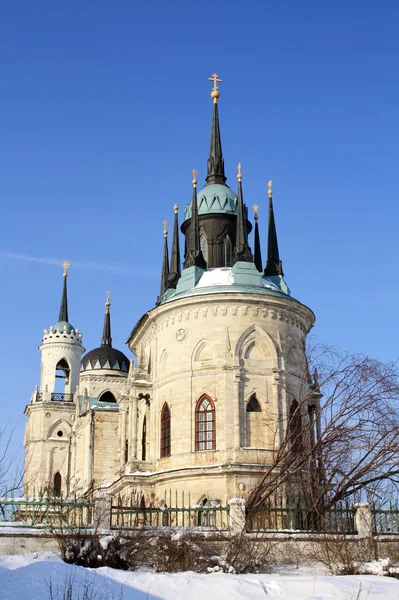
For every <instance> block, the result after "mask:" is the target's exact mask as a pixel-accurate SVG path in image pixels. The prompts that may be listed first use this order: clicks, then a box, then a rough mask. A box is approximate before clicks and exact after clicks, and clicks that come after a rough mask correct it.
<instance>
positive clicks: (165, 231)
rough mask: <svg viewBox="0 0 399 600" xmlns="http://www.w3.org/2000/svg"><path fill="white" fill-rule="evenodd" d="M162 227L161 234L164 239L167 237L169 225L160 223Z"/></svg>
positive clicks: (163, 222) (165, 222) (164, 222)
mask: <svg viewBox="0 0 399 600" xmlns="http://www.w3.org/2000/svg"><path fill="white" fill-rule="evenodd" d="M162 225H163V234H164V236H165V237H166V236H167V235H168V225H169V223H168V222H167V221H162Z"/></svg>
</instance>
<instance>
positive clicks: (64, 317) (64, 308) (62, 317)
mask: <svg viewBox="0 0 399 600" xmlns="http://www.w3.org/2000/svg"><path fill="white" fill-rule="evenodd" d="M70 266H71V265H70V264H69V262H68V261H67V260H66V261H64V263H63V264H62V265H61V267H63V268H64V273H63V276H64V285H63V288H62V297H61V306H60V314H59V315H58V322H60V321H65V322H66V323H68V322H69V321H68V290H67V277H68V273H67V269H68V268H69V267H70Z"/></svg>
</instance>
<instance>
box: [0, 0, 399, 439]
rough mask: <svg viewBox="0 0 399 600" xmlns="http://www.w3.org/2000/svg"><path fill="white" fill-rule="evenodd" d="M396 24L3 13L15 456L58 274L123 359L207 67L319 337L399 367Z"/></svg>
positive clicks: (361, 14)
mask: <svg viewBox="0 0 399 600" xmlns="http://www.w3.org/2000/svg"><path fill="white" fill-rule="evenodd" d="M398 17H399V4H398V3H397V2H394V1H392V0H385V1H384V2H382V3H377V2H375V1H374V2H368V1H360V0H349V1H348V0H346V1H345V2H344V1H342V0H336V1H334V2H320V1H319V0H318V1H316V0H307V1H306V2H298V1H297V0H287V1H281V2H271V1H270V0H267V1H266V0H265V1H264V2H259V1H258V0H255V1H253V0H249V1H247V2H245V3H242V2H237V1H236V0H230V1H227V0H220V1H219V2H210V1H208V0H205V1H203V2H201V3H194V2H183V1H179V2H177V1H173V0H172V1H169V2H163V1H154V0H149V1H148V2H134V1H125V0H120V1H118V2H109V1H108V2H106V1H97V2H95V3H93V2H87V1H84V0H80V1H79V2H77V1H75V0H71V1H70V2H68V3H54V2H49V1H46V2H44V1H42V2H41V1H40V0H38V1H36V2H31V1H30V0H29V1H18V0H16V1H15V2H9V1H5V2H3V3H2V6H1V9H0V56H1V59H0V60H1V71H0V73H1V75H0V88H1V103H0V106H1V110H0V131H1V141H0V173H1V176H0V198H1V206H2V214H1V219H0V277H1V287H2V293H1V295H0V315H1V330H2V336H1V339H2V342H3V343H2V344H1V348H0V352H1V370H0V382H1V390H2V419H1V422H2V424H5V423H6V422H7V421H8V420H10V422H11V424H12V425H16V432H15V435H14V442H15V444H16V445H19V444H21V443H22V435H23V428H24V423H25V418H24V416H23V409H24V406H25V404H26V403H28V402H29V398H30V394H31V392H32V390H33V388H34V386H35V385H36V384H37V383H38V382H39V377H40V354H39V352H38V350H37V347H38V346H39V344H40V342H41V335H42V330H43V329H44V328H46V327H48V326H49V325H51V324H53V323H54V322H55V321H56V320H57V316H58V310H59V301H60V294H61V286H62V277H61V274H62V270H61V268H60V267H59V266H58V265H59V263H61V262H62V261H63V260H64V259H65V258H67V259H68V260H69V261H70V262H71V263H72V265H73V266H72V268H71V270H70V277H69V280H68V283H69V304H70V320H71V322H72V323H73V324H74V325H75V327H78V328H79V329H80V330H81V331H82V332H83V341H84V345H85V347H86V348H87V349H88V350H90V349H92V348H93V347H96V346H97V345H98V344H99V342H100V338H101V329H102V320H103V312H104V301H105V291H106V290H108V289H111V290H112V292H113V294H112V309H111V310H112V328H113V332H112V333H113V340H114V345H115V346H117V347H119V348H120V349H122V350H123V349H124V342H125V340H126V338H127V336H128V334H129V332H130V330H131V329H132V327H133V326H134V324H135V322H136V321H137V319H138V318H139V317H140V316H141V314H142V313H143V312H145V311H146V310H148V309H149V308H151V307H152V306H153V305H154V301H155V299H156V297H157V295H158V293H159V274H160V267H161V252H162V241H163V240H162V221H163V220H164V219H165V218H166V219H168V220H169V221H172V218H173V208H172V207H173V205H174V203H175V202H177V203H178V204H179V205H180V207H181V213H182V208H183V206H184V204H186V203H187V202H190V199H191V170H192V169H193V168H196V169H197V171H198V172H199V176H198V179H199V182H201V181H203V179H204V177H205V174H206V173H205V170H206V159H207V154H208V148H209V135H210V125H211V111H212V103H211V99H210V96H209V94H210V88H211V84H210V83H209V82H208V77H209V76H210V75H211V74H212V73H213V72H215V71H216V72H217V73H218V74H219V75H220V76H221V78H222V79H223V83H222V84H220V92H221V99H220V104H219V110H220V120H221V132H222V142H223V152H224V157H225V163H226V169H227V175H228V182H227V183H228V184H230V185H231V187H233V189H234V188H235V187H236V186H235V181H236V180H235V173H236V164H237V162H238V161H240V162H241V163H242V165H243V186H244V198H245V201H246V202H247V204H248V205H249V206H252V205H253V204H254V203H256V204H258V205H259V206H260V213H259V217H260V226H261V232H262V233H261V235H262V244H263V249H264V252H263V254H264V256H265V248H266V221H267V188H266V184H267V181H268V180H269V179H270V178H271V179H273V181H274V186H273V188H274V202H275V214H276V222H277V228H278V234H279V242H280V252H281V256H282V259H283V266H284V271H285V273H286V279H287V282H288V284H289V286H290V287H291V290H292V293H293V295H294V296H295V297H296V298H298V299H299V300H301V301H302V302H304V303H305V304H307V305H308V306H310V307H311V308H312V309H313V310H314V312H315V313H316V317H317V324H316V327H315V329H314V334H315V335H316V336H318V337H319V338H320V339H322V340H324V341H327V342H329V343H332V344H336V345H338V346H340V347H342V348H344V349H346V350H349V351H353V352H364V353H366V354H368V355H371V356H374V357H377V358H380V359H383V360H395V359H396V358H397V357H398V355H399V351H398V344H397V339H398V333H399V323H398V319H397V317H396V306H397V304H398V300H399V286H398V270H397V259H398V252H397V247H398V242H397V221H398V206H397V173H398V159H399V156H398V154H399V152H398V133H399V132H398V128H399V127H398V126H399V117H398V110H397V107H398V95H399V94H398V92H399V84H398V70H397V63H398V57H399V38H398V35H397V24H398ZM391 310H393V315H391V316H389V315H390V311H391Z"/></svg>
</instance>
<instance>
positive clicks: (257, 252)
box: [253, 205, 263, 273]
mask: <svg viewBox="0 0 399 600" xmlns="http://www.w3.org/2000/svg"><path fill="white" fill-rule="evenodd" d="M253 209H254V211H255V217H254V218H255V231H254V263H255V267H256V268H257V269H258V271H259V272H260V273H262V271H263V264H262V251H261V248H260V237H259V225H258V219H259V217H258V206H256V205H255V206H254V207H253Z"/></svg>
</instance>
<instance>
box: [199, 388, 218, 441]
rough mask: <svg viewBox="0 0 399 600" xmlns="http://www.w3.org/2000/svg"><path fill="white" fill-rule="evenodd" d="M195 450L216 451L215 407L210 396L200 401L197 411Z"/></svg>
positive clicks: (203, 397)
mask: <svg viewBox="0 0 399 600" xmlns="http://www.w3.org/2000/svg"><path fill="white" fill-rule="evenodd" d="M195 449H196V450H197V451H200V450H215V449H216V428H215V407H214V404H213V402H212V400H211V399H210V398H209V397H208V396H202V398H200V399H199V400H198V403H197V408H196V411H195Z"/></svg>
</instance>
